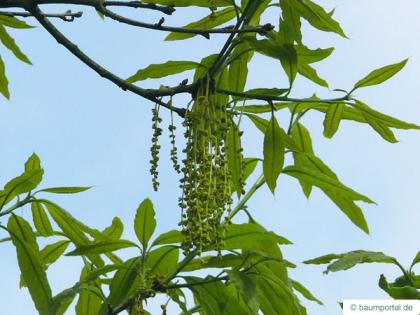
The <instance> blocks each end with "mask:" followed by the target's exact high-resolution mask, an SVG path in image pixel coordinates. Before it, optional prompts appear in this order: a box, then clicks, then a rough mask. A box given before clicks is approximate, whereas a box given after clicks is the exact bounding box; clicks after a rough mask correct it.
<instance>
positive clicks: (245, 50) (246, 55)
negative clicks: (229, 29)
mask: <svg viewBox="0 0 420 315" xmlns="http://www.w3.org/2000/svg"><path fill="white" fill-rule="evenodd" d="M232 56H238V57H237V58H235V60H234V61H233V62H232V63H231V64H230V67H229V89H230V90H231V91H234V92H243V90H244V87H245V83H246V79H247V77H248V62H249V61H250V60H251V57H252V51H250V47H249V45H248V44H246V43H241V44H238V45H237V46H236V47H235V48H234V50H233V52H232ZM236 99H237V98H236V97H235V100H236Z"/></svg>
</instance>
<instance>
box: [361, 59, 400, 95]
mask: <svg viewBox="0 0 420 315" xmlns="http://www.w3.org/2000/svg"><path fill="white" fill-rule="evenodd" d="M407 61H408V59H405V60H403V61H401V62H399V63H395V64H392V65H388V66H385V67H382V68H379V69H376V70H374V71H372V72H371V73H369V74H368V75H367V76H366V77H364V78H363V79H361V80H360V81H358V82H357V83H356V84H355V85H354V87H353V91H354V90H355V89H358V88H361V87H366V86H371V85H377V84H380V83H382V82H385V81H386V80H388V79H389V78H391V77H393V76H394V75H395V74H397V73H398V72H399V71H400V70H401V69H402V68H404V66H405V64H406V63H407Z"/></svg>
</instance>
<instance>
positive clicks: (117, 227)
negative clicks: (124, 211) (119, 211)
mask: <svg viewBox="0 0 420 315" xmlns="http://www.w3.org/2000/svg"><path fill="white" fill-rule="evenodd" d="M123 231H124V225H123V223H122V222H121V220H120V218H118V217H115V218H114V219H113V220H112V224H111V225H110V226H108V227H107V228H106V229H105V230H104V231H103V232H102V233H104V234H105V235H106V236H107V237H108V238H110V239H112V240H118V239H120V238H121V235H122V233H123Z"/></svg>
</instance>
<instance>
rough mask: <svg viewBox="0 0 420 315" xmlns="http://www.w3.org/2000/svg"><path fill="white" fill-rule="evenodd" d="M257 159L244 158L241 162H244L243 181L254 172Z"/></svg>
mask: <svg viewBox="0 0 420 315" xmlns="http://www.w3.org/2000/svg"><path fill="white" fill-rule="evenodd" d="M258 161H259V159H257V158H244V159H243V164H244V170H243V174H244V181H246V180H247V179H248V177H249V176H250V175H251V174H252V173H253V172H254V170H255V168H256V167H257V164H258Z"/></svg>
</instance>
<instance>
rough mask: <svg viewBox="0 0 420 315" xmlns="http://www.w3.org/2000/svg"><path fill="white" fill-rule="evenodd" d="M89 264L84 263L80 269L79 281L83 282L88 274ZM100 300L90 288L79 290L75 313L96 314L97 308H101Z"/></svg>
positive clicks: (80, 314) (78, 314) (82, 314)
mask: <svg viewBox="0 0 420 315" xmlns="http://www.w3.org/2000/svg"><path fill="white" fill-rule="evenodd" d="M89 267H91V266H89V265H86V266H85V267H84V268H83V269H82V273H81V275H80V282H83V281H84V280H85V279H86V277H87V276H88V274H89V269H90V268H89ZM101 302H102V300H101V299H100V298H99V297H98V296H97V295H96V294H95V293H93V292H91V291H90V290H86V289H85V290H83V289H82V290H81V292H80V293H79V300H78V301H77V304H76V314H77V315H90V314H98V312H99V309H100V308H101Z"/></svg>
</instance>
